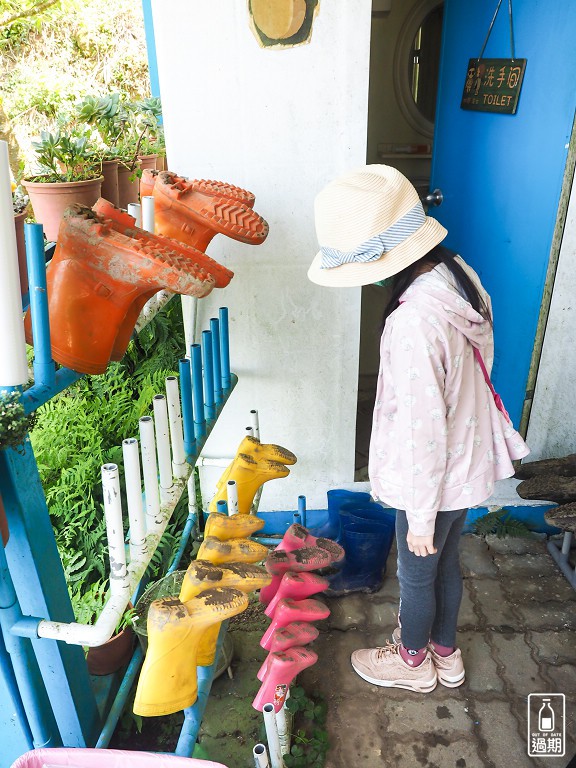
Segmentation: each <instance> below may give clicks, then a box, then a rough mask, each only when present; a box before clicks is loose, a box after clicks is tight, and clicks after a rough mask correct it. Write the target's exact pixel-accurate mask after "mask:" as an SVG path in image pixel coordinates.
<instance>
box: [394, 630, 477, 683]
mask: <svg viewBox="0 0 576 768" xmlns="http://www.w3.org/2000/svg"><path fill="white" fill-rule="evenodd" d="M392 642H393V643H394V645H398V646H399V645H400V643H401V642H402V634H401V629H400V627H396V629H395V630H394V632H392ZM428 651H429V652H430V657H431V659H432V663H433V664H434V667H435V668H436V672H437V674H438V680H439V682H440V683H442V685H445V686H446V688H457V687H458V686H459V685H462V683H463V682H464V681H465V679H466V671H465V669H464V662H463V661H462V652H461V651H460V648H456V649H455V650H454V653H451V654H450V656H440V654H438V653H436V652H435V650H434V648H433V647H432V645H431V644H428Z"/></svg>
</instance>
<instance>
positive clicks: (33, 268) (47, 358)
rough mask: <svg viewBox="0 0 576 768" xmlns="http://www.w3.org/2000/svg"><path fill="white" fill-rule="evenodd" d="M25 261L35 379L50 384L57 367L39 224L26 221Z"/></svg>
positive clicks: (39, 382)
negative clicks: (51, 341)
mask: <svg viewBox="0 0 576 768" xmlns="http://www.w3.org/2000/svg"><path fill="white" fill-rule="evenodd" d="M24 237H25V240H26V264H27V267H28V281H29V284H30V312H31V316H32V335H33V337H34V381H35V382H36V383H37V384H44V385H47V386H52V385H53V384H54V375H55V372H56V366H55V364H54V361H53V360H52V350H51V347H50V320H49V318H48V293H47V291H46V256H45V254H44V230H43V229H42V224H25V225H24Z"/></svg>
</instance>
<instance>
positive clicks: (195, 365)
mask: <svg viewBox="0 0 576 768" xmlns="http://www.w3.org/2000/svg"><path fill="white" fill-rule="evenodd" d="M190 359H191V361H192V401H193V403H194V434H195V435H196V440H198V439H200V438H202V437H204V435H205V434H206V419H205V418H204V396H203V393H202V349H201V348H200V344H192V345H191V346H190Z"/></svg>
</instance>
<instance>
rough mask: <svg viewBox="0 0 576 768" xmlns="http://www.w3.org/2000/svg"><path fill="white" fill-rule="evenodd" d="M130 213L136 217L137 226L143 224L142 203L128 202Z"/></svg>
mask: <svg viewBox="0 0 576 768" xmlns="http://www.w3.org/2000/svg"><path fill="white" fill-rule="evenodd" d="M128 213H129V214H130V216H134V218H135V219H136V226H137V227H141V226H142V206H141V205H140V203H128Z"/></svg>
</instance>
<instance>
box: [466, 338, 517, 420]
mask: <svg viewBox="0 0 576 768" xmlns="http://www.w3.org/2000/svg"><path fill="white" fill-rule="evenodd" d="M473 349H474V357H475V358H476V360H477V362H478V365H479V366H480V368H481V370H482V373H483V374H484V381H485V382H486V384H487V385H488V388H489V389H490V392H492V397H493V398H494V402H495V403H496V408H498V410H499V411H500V413H502V414H503V415H504V417H505V418H506V420H507V421H509V422H510V423H511V419H510V416H509V415H508V411H507V410H506V408H504V403H503V402H502V398H501V397H500V395H499V394H498V393H497V392H496V390H495V389H494V385H493V384H492V381H491V380H490V376H489V375H488V371H487V370H486V366H485V365H484V360H482V355H481V354H480V350H478V349H477V348H476V347H473Z"/></svg>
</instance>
